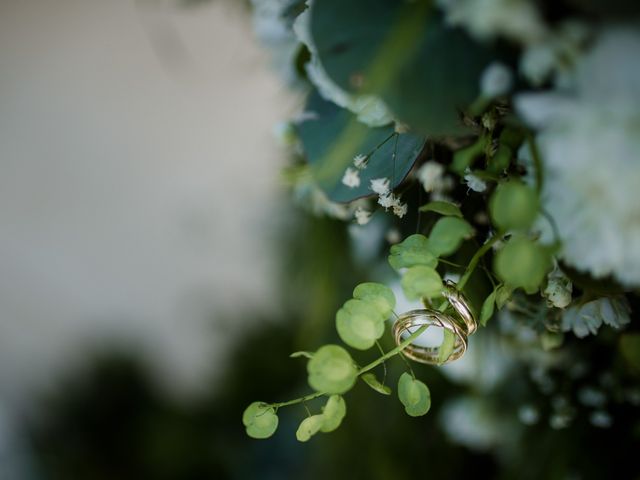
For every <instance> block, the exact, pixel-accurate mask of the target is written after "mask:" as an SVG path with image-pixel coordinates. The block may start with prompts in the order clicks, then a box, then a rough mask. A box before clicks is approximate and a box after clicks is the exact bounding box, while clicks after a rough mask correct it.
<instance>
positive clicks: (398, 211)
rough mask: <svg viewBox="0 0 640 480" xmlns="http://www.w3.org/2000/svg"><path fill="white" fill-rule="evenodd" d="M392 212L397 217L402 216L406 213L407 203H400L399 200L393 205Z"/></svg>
mask: <svg viewBox="0 0 640 480" xmlns="http://www.w3.org/2000/svg"><path fill="white" fill-rule="evenodd" d="M393 214H394V215H397V216H398V217H399V218H402V217H404V216H405V215H406V214H407V204H406V203H401V202H400V200H399V199H398V201H397V202H396V203H395V204H394V205H393Z"/></svg>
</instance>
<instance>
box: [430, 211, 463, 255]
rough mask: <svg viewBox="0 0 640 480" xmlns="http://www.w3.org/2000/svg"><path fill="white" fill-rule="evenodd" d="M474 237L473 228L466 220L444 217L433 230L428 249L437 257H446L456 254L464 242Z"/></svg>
mask: <svg viewBox="0 0 640 480" xmlns="http://www.w3.org/2000/svg"><path fill="white" fill-rule="evenodd" d="M472 235H473V227H472V226H471V225H469V223H468V222H467V221H466V220H463V219H462V218H457V217H444V218H441V219H440V220H438V221H437V222H436V224H435V225H434V226H433V228H432V229H431V233H430V234H429V243H428V248H429V250H430V251H431V253H433V254H434V255H435V256H436V257H446V256H447V255H451V254H452V253H454V252H455V251H456V250H457V249H458V248H459V247H460V245H461V244H462V241H463V240H464V239H466V238H469V237H471V236H472Z"/></svg>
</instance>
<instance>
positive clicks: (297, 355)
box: [289, 351, 313, 358]
mask: <svg viewBox="0 0 640 480" xmlns="http://www.w3.org/2000/svg"><path fill="white" fill-rule="evenodd" d="M289 357H290V358H300V357H304V358H312V357H313V354H312V353H311V352H304V351H300V352H293V353H292V354H291V355H289Z"/></svg>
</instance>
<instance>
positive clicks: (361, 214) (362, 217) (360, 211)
mask: <svg viewBox="0 0 640 480" xmlns="http://www.w3.org/2000/svg"><path fill="white" fill-rule="evenodd" d="M355 216H356V222H358V225H366V224H367V223H369V220H371V212H370V211H368V210H365V209H364V208H362V207H358V208H357V209H356V211H355Z"/></svg>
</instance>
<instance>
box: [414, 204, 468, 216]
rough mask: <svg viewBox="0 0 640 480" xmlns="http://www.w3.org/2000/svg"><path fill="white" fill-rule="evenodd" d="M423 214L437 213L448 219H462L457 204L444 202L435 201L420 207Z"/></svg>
mask: <svg viewBox="0 0 640 480" xmlns="http://www.w3.org/2000/svg"><path fill="white" fill-rule="evenodd" d="M420 211H421V212H436V213H439V214H440V215H445V216H447V217H458V218H462V212H461V211H460V207H458V206H457V205H456V204H455V203H451V202H445V201H443V200H434V201H433V202H429V203H427V204H426V205H423V206H421V207H420Z"/></svg>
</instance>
